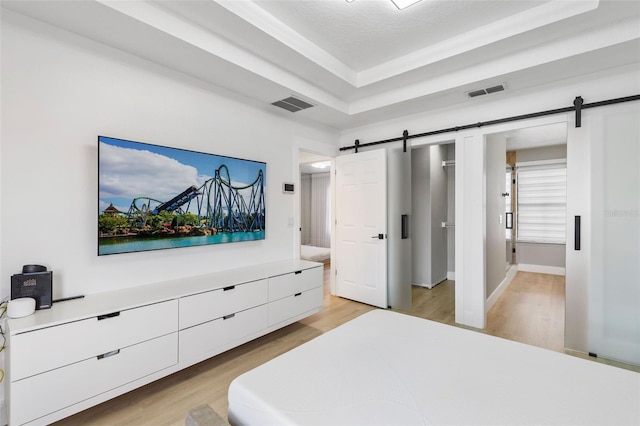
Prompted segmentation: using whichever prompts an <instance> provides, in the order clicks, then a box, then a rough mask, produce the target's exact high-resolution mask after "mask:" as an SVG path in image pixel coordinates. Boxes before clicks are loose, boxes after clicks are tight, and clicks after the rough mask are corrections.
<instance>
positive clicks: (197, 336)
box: [179, 305, 267, 363]
mask: <svg viewBox="0 0 640 426" xmlns="http://www.w3.org/2000/svg"><path fill="white" fill-rule="evenodd" d="M266 327H267V305H261V306H257V307H255V308H253V309H248V310H246V311H242V312H237V313H235V314H234V315H233V316H230V317H227V318H226V319H225V318H218V319H216V320H213V321H209V322H206V323H204V324H200V325H197V326H195V327H191V328H187V329H186V330H181V331H180V345H179V346H180V362H181V363H184V362H187V363H188V362H192V361H193V362H196V361H199V360H202V359H204V358H209V357H211V356H214V355H216V354H218V353H220V352H221V351H223V350H225V349H223V348H224V347H227V346H228V345H229V344H230V343H232V342H233V341H234V340H239V339H241V338H243V337H245V336H248V335H250V334H253V333H257V332H258V331H260V330H262V329H265V328H266Z"/></svg>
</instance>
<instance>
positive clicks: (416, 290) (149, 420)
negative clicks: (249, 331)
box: [56, 268, 640, 426]
mask: <svg viewBox="0 0 640 426" xmlns="http://www.w3.org/2000/svg"><path fill="white" fill-rule="evenodd" d="M328 277H329V269H328V268H325V294H324V310H323V311H322V312H319V313H317V314H315V315H312V316H311V317H308V318H306V319H304V320H302V321H300V322H298V323H295V324H292V325H290V326H288V327H285V328H283V329H281V330H278V331H275V332H273V333H271V334H269V335H267V336H263V337H261V338H259V339H256V340H254V341H252V342H249V343H247V344H245V345H242V346H240V347H238V348H235V349H232V350H230V351H228V352H225V353H223V354H220V355H218V356H216V357H214V358H212V359H210V360H207V361H204V362H202V363H199V364H197V365H194V366H192V367H189V368H187V369H185V370H182V371H180V372H177V373H175V374H172V375H171V376H169V377H165V378H164V379H161V380H158V381H156V382H154V383H151V384H149V385H147V386H144V387H142V388H140V389H137V390H135V391H132V392H129V393H127V394H125V395H122V396H120V397H118V398H115V399H113V400H110V401H107V402H105V403H103V404H101V405H98V406H96V407H93V408H91V409H88V410H86V411H83V412H81V413H78V414H76V415H74V416H72V417H69V418H67V419H64V420H62V421H60V422H58V423H56V425H59V426H61V425H65V426H66V425H183V424H184V415H185V413H186V412H187V410H189V409H190V408H192V407H194V406H196V405H199V404H202V403H207V404H209V405H211V407H213V409H214V410H216V411H217V412H218V413H219V414H221V415H223V416H225V417H226V415H227V409H228V403H227V389H228V387H229V384H230V383H231V381H232V380H233V379H234V378H235V377H237V376H238V375H240V374H242V373H244V372H245V371H248V370H250V369H252V368H254V367H257V366H258V365H261V364H263V363H264V362H266V361H268V360H270V359H272V358H274V357H276V356H278V355H280V354H282V353H284V352H287V351H289V350H290V349H293V348H295V347H296V346H299V345H300V344H302V343H304V342H307V341H309V340H311V339H313V338H314V337H317V336H319V335H320V334H322V333H324V332H326V331H328V330H331V329H333V328H335V327H337V326H339V325H341V324H343V323H345V322H347V321H349V320H351V319H353V318H355V317H358V316H360V315H362V314H363V313H365V312H368V311H370V310H373V309H376V308H374V307H372V306H368V305H363V304H361V303H357V302H352V301H349V300H346V299H341V298H339V297H334V296H331V295H330V294H329V291H328V285H327V284H326V283H328ZM412 296H413V309H412V310H411V312H406V313H408V314H410V315H414V316H418V317H421V318H426V319H431V320H434V321H439V322H442V323H446V324H451V325H454V300H455V298H454V296H455V294H454V282H453V281H445V282H444V283H442V284H440V285H438V286H436V287H434V288H433V289H432V290H428V289H426V288H420V287H413V289H412ZM482 332H484V333H487V334H491V335H494V336H499V337H503V338H506V339H510V340H516V341H519V342H522V343H527V344H531V345H536V346H540V347H543V348H547V349H550V350H555V351H560V352H563V351H564V350H563V347H564V278H563V277H559V276H554V275H545V274H533V273H527V272H519V273H518V275H517V276H516V278H515V279H514V281H513V282H512V283H511V285H510V286H509V287H508V288H507V290H506V291H505V292H504V293H503V295H502V296H501V297H500V299H498V301H497V302H496V304H495V305H494V307H493V308H492V309H491V311H489V313H488V318H487V327H486V328H485V330H483V331H482ZM586 358H588V357H586ZM599 361H601V362H602V360H599ZM608 363H611V362H608ZM612 364H614V365H617V366H620V367H623V368H629V369H633V370H635V371H640V368H635V367H632V366H626V365H623V364H617V363H612Z"/></svg>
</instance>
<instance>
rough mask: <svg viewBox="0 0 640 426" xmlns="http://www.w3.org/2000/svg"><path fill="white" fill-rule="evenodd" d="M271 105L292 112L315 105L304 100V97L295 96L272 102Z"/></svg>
mask: <svg viewBox="0 0 640 426" xmlns="http://www.w3.org/2000/svg"><path fill="white" fill-rule="evenodd" d="M271 105H275V106H277V107H280V108H284V109H286V110H287V111H290V112H297V111H302V110H303V109H307V108H311V107H312V106H313V105H312V104H310V103H309V102H306V101H303V100H302V99H298V98H294V97H293V96H289V97H288V98H286V99H282V100H279V101H275V102H273V103H271Z"/></svg>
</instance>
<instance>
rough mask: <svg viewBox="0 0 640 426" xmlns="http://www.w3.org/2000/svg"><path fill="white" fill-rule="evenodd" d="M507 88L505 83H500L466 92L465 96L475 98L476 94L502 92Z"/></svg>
mask: <svg viewBox="0 0 640 426" xmlns="http://www.w3.org/2000/svg"><path fill="white" fill-rule="evenodd" d="M506 88H507V85H506V84H504V83H502V84H498V85H497V86H491V87H487V88H486V89H478V90H472V91H470V92H467V96H469V97H470V98H475V97H476V96H482V95H488V94H490V93H496V92H502V91H504V90H505V89H506Z"/></svg>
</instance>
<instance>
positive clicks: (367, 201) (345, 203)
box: [335, 149, 387, 308]
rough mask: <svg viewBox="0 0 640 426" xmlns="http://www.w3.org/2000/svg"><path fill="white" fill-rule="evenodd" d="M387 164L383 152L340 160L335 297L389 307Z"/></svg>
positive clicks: (351, 155) (337, 169)
mask: <svg viewBox="0 0 640 426" xmlns="http://www.w3.org/2000/svg"><path fill="white" fill-rule="evenodd" d="M386 236H387V162H386V151H385V150H384V149H379V150H375V151H366V152H361V153H358V154H348V155H343V156H340V157H337V158H336V260H335V263H336V294H337V295H338V296H340V297H345V298H347V299H352V300H356V301H358V302H362V303H367V304H369V305H374V306H378V307H381V308H386V307H387V239H386Z"/></svg>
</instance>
